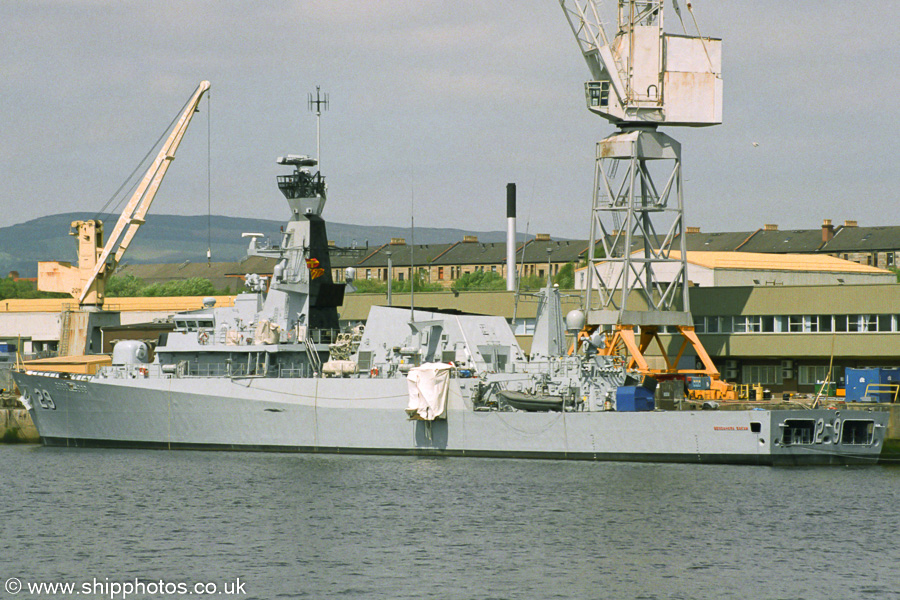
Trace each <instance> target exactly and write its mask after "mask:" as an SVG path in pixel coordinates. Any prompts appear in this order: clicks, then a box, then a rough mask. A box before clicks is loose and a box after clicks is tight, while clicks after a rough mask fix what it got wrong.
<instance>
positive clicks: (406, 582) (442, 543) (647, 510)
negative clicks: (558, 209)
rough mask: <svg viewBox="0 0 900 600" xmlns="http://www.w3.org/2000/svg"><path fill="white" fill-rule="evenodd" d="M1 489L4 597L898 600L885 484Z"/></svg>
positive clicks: (223, 478)
mask: <svg viewBox="0 0 900 600" xmlns="http://www.w3.org/2000/svg"><path fill="white" fill-rule="evenodd" d="M0 477H2V484H0V485H2V487H0V500H2V504H3V511H4V512H3V518H2V525H0V528H2V529H0V531H2V544H0V586H2V585H4V583H6V584H7V585H13V586H15V584H14V583H11V582H10V578H16V579H15V581H18V582H19V583H20V584H21V586H22V588H21V591H19V592H18V594H11V593H10V588H9V587H7V588H6V589H3V588H0V598H4V599H5V598H33V597H41V598H75V597H78V598H111V597H113V596H114V597H116V598H122V597H123V595H124V592H126V591H128V590H127V588H124V587H122V588H120V587H116V586H115V585H113V584H116V585H122V586H124V585H125V584H130V585H133V586H138V584H142V585H144V586H145V587H144V589H143V590H142V589H140V588H139V587H135V588H134V591H133V592H131V593H130V594H128V595H125V597H126V598H170V597H194V598H197V597H210V598H211V597H213V596H216V597H219V598H223V597H236V598H261V599H269V598H316V599H323V598H366V599H370V598H390V599H405V598H409V599H421V598H473V599H476V598H477V599H479V600H481V599H492V598H495V599H507V598H523V599H529V600H532V599H543V598H578V599H588V598H685V599H691V600H693V599H698V598H715V599H721V598H742V599H743V598H779V599H781V598H784V599H799V598H809V599H818V598H829V599H841V600H847V599H853V598H872V599H879V600H880V599H891V598H900V538H898V535H897V530H898V527H900V467H860V468H846V467H844V468H768V467H736V466H709V465H662V464H623V463H567V462H551V461H516V460H493V459H456V458H454V459H443V460H442V459H422V458H401V457H391V458H385V457H355V456H328V455H290V454H240V453H229V452H168V451H140V450H83V449H81V450H76V449H69V450H67V449H53V448H44V447H40V446H0ZM41 582H44V583H60V584H62V583H72V584H74V585H76V586H78V587H77V591H79V592H80V593H79V594H74V593H72V594H66V593H63V592H59V591H57V592H56V593H52V594H50V593H46V590H44V593H37V592H36V591H35V589H36V588H32V591H29V587H28V586H29V585H31V586H34V585H36V584H38V583H41ZM198 583H199V584H201V585H205V586H207V587H201V588H196V587H194V586H196V585H197V584H198ZM176 584H182V585H184V586H187V588H188V592H187V593H180V590H175V589H174V588H173V587H172V586H175V585H176ZM82 586H93V587H90V588H89V589H88V588H85V587H82ZM146 586H150V587H146ZM154 586H156V587H154ZM165 586H169V587H168V590H169V591H170V592H172V591H174V593H166V589H167V588H166V587H165ZM157 588H159V589H157ZM183 589H184V588H182V590H183ZM214 590H215V591H216V592H217V593H216V594H211V593H207V592H212V591H214ZM12 591H15V587H13V590H12Z"/></svg>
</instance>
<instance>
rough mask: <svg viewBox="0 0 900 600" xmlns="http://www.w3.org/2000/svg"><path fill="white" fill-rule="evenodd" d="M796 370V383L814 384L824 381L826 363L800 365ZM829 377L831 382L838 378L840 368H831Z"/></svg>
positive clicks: (826, 374) (826, 371)
mask: <svg viewBox="0 0 900 600" xmlns="http://www.w3.org/2000/svg"><path fill="white" fill-rule="evenodd" d="M798 371H799V373H798V377H797V383H798V384H799V385H816V384H819V383H824V382H825V378H826V377H828V365H800V367H799V369H798ZM829 379H831V381H832V382H835V381H837V380H838V379H840V370H839V368H838V367H834V368H832V370H831V377H830V378H829Z"/></svg>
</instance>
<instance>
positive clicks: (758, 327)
mask: <svg viewBox="0 0 900 600" xmlns="http://www.w3.org/2000/svg"><path fill="white" fill-rule="evenodd" d="M761 331H762V317H747V333H759V332H761Z"/></svg>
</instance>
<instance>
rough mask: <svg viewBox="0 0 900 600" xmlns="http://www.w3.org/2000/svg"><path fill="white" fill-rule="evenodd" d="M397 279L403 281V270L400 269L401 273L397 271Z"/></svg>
mask: <svg viewBox="0 0 900 600" xmlns="http://www.w3.org/2000/svg"><path fill="white" fill-rule="evenodd" d="M397 280H398V281H403V271H400V272H399V273H397Z"/></svg>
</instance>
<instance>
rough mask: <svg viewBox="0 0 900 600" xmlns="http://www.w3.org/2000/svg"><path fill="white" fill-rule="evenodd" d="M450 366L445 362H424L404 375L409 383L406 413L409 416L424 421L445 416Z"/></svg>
mask: <svg viewBox="0 0 900 600" xmlns="http://www.w3.org/2000/svg"><path fill="white" fill-rule="evenodd" d="M452 368H453V367H451V366H450V365H448V364H445V363H425V364H424V365H422V366H420V367H415V368H414V369H411V370H410V372H409V375H407V376H406V381H407V383H408V385H409V405H408V406H407V407H406V414H408V415H409V416H410V418H412V419H422V420H424V421H434V420H435V419H443V418H446V414H445V413H446V411H447V395H448V394H449V392H450V369H452Z"/></svg>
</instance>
